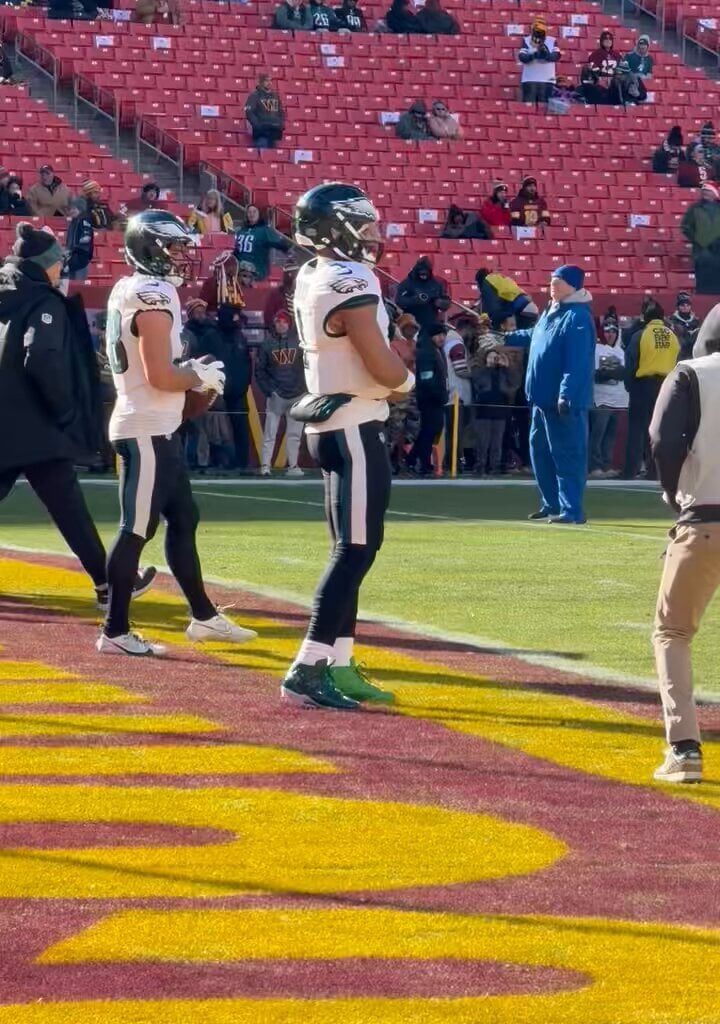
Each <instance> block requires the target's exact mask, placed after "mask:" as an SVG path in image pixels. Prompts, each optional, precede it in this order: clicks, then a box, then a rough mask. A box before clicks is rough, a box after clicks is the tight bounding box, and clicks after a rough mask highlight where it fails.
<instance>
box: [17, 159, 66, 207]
mask: <svg viewBox="0 0 720 1024" xmlns="http://www.w3.org/2000/svg"><path fill="white" fill-rule="evenodd" d="M39 174H40V180H39V181H36V182H35V184H34V185H33V186H32V187H31V188H30V191H29V192H28V194H27V201H28V205H29V207H30V209H31V210H32V212H33V214H34V216H35V217H67V215H68V213H69V212H70V201H71V199H72V194H71V192H70V189H69V188H68V187H67V185H65V184H64V183H63V182H62V181H61V180H60V178H58V176H57V174H55V172H54V171H53V169H52V167H51V166H50V164H43V166H42V167H41V168H40V172H39Z"/></svg>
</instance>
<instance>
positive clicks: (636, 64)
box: [625, 35, 654, 78]
mask: <svg viewBox="0 0 720 1024" xmlns="http://www.w3.org/2000/svg"><path fill="white" fill-rule="evenodd" d="M625 60H626V61H627V62H628V65H629V67H630V70H631V71H632V73H633V74H635V75H639V77H640V78H649V77H650V76H651V75H652V73H653V64H654V61H653V58H652V57H651V56H650V36H644V35H643V36H640V37H639V38H638V41H637V42H636V43H635V49H634V50H632V52H631V53H628V54H627V55H626V57H625Z"/></svg>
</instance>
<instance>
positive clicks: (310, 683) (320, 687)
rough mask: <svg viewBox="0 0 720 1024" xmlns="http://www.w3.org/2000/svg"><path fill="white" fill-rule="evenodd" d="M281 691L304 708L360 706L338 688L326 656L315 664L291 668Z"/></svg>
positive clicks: (291, 701)
mask: <svg viewBox="0 0 720 1024" xmlns="http://www.w3.org/2000/svg"><path fill="white" fill-rule="evenodd" d="M280 693H281V694H282V696H283V698H284V699H285V700H286V701H289V702H290V703H291V704H297V705H298V706H299V707H303V708H329V709H331V710H332V711H354V710H355V709H356V708H357V707H359V705H358V702H357V701H356V700H352V699H351V698H350V697H346V696H345V695H344V694H342V693H341V692H340V691H339V690H338V689H336V687H335V683H334V682H333V678H332V675H331V674H330V670H329V669H328V663H327V659H325V658H324V659H323V660H322V661H318V662H316V663H315V664H314V665H295V667H294V668H291V669H290V671H289V672H288V674H287V675H286V676H285V678H284V679H283V683H282V686H281V688H280Z"/></svg>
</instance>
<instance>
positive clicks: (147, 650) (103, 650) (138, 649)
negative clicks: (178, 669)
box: [95, 633, 167, 658]
mask: <svg viewBox="0 0 720 1024" xmlns="http://www.w3.org/2000/svg"><path fill="white" fill-rule="evenodd" d="M95 650H96V651H98V652H99V653H100V654H129V655H131V656H132V657H135V658H152V657H155V658H161V657H162V656H163V654H165V652H166V651H167V647H165V646H163V644H151V643H150V641H149V640H145V639H143V637H141V636H139V635H138V634H137V633H123V634H122V636H107V635H106V634H105V633H101V634H100V636H99V637H98V638H97V640H96V641H95Z"/></svg>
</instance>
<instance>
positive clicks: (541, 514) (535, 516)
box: [528, 508, 553, 523]
mask: <svg viewBox="0 0 720 1024" xmlns="http://www.w3.org/2000/svg"><path fill="white" fill-rule="evenodd" d="M552 514H553V513H552V512H551V511H550V510H549V509H547V508H539V509H538V510H537V512H531V513H530V515H529V516H528V519H529V520H531V522H534V523H539V522H540V521H541V520H543V519H549V518H550V516H551V515H552Z"/></svg>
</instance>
